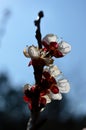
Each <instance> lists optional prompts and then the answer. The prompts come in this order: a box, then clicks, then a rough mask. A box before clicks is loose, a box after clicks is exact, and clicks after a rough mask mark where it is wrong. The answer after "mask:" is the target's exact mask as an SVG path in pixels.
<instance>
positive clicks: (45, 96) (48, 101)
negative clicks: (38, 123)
mask: <svg viewBox="0 0 86 130" xmlns="http://www.w3.org/2000/svg"><path fill="white" fill-rule="evenodd" d="M43 97H44V98H45V99H46V103H50V102H51V99H50V98H49V96H48V95H44V96H43Z"/></svg>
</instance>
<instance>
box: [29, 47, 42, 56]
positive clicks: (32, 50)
mask: <svg viewBox="0 0 86 130" xmlns="http://www.w3.org/2000/svg"><path fill="white" fill-rule="evenodd" d="M28 53H29V55H30V57H31V58H38V57H39V55H40V52H39V50H38V49H37V47H35V46H30V47H29V48H28Z"/></svg>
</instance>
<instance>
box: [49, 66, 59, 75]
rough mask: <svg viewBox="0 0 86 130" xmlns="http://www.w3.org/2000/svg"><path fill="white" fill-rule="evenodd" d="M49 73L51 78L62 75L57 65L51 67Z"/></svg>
mask: <svg viewBox="0 0 86 130" xmlns="http://www.w3.org/2000/svg"><path fill="white" fill-rule="evenodd" d="M49 73H50V75H51V76H53V77H56V76H58V75H59V74H60V73H61V71H60V70H59V69H58V67H57V66H56V65H52V66H50V67H49Z"/></svg>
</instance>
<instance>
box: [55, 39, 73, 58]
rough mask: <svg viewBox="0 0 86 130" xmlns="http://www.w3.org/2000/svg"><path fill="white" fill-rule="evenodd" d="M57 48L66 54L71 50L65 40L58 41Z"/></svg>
mask: <svg viewBox="0 0 86 130" xmlns="http://www.w3.org/2000/svg"><path fill="white" fill-rule="evenodd" d="M58 50H59V51H60V52H61V53H62V54H63V55H66V54H67V53H69V52H70V51H71V45H69V44H68V43H67V42H65V41H61V42H60V43H59V48H58Z"/></svg>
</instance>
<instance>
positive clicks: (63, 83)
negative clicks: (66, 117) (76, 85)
mask: <svg viewBox="0 0 86 130" xmlns="http://www.w3.org/2000/svg"><path fill="white" fill-rule="evenodd" d="M57 85H58V87H59V90H60V92H61V93H68V92H69V90H70V84H69V82H68V81H67V80H66V79H62V80H59V81H58V82H57Z"/></svg>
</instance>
